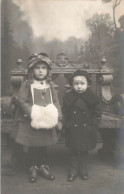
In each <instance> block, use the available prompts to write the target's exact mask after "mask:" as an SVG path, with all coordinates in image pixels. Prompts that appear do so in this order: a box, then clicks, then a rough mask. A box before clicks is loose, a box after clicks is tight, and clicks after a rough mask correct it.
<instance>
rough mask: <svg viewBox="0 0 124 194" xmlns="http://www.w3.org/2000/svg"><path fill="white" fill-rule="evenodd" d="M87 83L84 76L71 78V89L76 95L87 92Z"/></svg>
mask: <svg viewBox="0 0 124 194" xmlns="http://www.w3.org/2000/svg"><path fill="white" fill-rule="evenodd" d="M87 87H88V82H87V78H86V77H85V76H76V77H74V78H73V88H74V90H75V92H77V93H83V92H85V91H86V90H87Z"/></svg>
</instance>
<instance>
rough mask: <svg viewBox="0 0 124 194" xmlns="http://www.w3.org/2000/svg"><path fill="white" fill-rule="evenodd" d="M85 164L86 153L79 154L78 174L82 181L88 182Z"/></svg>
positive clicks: (86, 160) (86, 159)
mask: <svg viewBox="0 0 124 194" xmlns="http://www.w3.org/2000/svg"><path fill="white" fill-rule="evenodd" d="M87 162H88V152H81V153H80V171H79V173H80V177H81V179H82V180H88V172H87Z"/></svg>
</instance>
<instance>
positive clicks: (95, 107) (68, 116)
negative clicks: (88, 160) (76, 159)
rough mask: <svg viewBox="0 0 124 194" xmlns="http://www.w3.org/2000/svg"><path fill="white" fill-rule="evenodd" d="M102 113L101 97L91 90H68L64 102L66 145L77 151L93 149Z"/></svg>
mask: <svg viewBox="0 0 124 194" xmlns="http://www.w3.org/2000/svg"><path fill="white" fill-rule="evenodd" d="M100 115H101V113H100V105H99V99H98V97H97V96H95V95H94V94H93V93H92V91H91V90H89V89H87V90H86V92H84V93H82V94H78V93H76V92H75V91H74V90H71V91H70V92H68V93H67V95H66V96H65V97H64V102H63V116H64V128H65V139H66V146H67V147H69V148H71V149H72V150H75V151H87V150H89V149H93V148H94V147H95V145H96V135H97V128H98V124H99V121H100Z"/></svg>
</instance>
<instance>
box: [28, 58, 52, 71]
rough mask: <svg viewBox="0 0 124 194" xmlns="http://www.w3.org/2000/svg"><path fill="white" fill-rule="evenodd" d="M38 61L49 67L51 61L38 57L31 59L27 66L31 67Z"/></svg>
mask: <svg viewBox="0 0 124 194" xmlns="http://www.w3.org/2000/svg"><path fill="white" fill-rule="evenodd" d="M40 62H44V63H45V64H46V65H47V66H48V68H49V69H51V62H50V61H48V60H46V59H40V58H39V59H36V60H33V61H32V62H31V63H30V64H29V66H28V68H29V69H32V68H33V67H34V66H35V65H37V64H39V63H40Z"/></svg>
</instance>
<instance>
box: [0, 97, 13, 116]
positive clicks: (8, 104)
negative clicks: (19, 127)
mask: <svg viewBox="0 0 124 194" xmlns="http://www.w3.org/2000/svg"><path fill="white" fill-rule="evenodd" d="M1 112H2V115H4V116H10V117H13V116H14V115H15V112H16V105H15V98H14V97H12V96H3V97H2V98H1Z"/></svg>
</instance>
